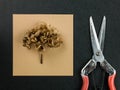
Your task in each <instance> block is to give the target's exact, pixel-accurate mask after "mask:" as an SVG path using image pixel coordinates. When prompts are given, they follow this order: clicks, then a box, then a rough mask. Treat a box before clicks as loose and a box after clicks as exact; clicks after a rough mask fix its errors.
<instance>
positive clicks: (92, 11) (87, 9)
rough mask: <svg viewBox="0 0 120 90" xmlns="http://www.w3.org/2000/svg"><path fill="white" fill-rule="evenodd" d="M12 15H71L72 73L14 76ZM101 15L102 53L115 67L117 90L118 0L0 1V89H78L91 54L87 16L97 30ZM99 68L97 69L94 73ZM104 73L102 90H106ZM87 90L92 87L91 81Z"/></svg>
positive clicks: (119, 73)
mask: <svg viewBox="0 0 120 90" xmlns="http://www.w3.org/2000/svg"><path fill="white" fill-rule="evenodd" d="M12 14H74V76H71V77H67V76H60V77H54V76H52V77H44V76H43V77H39V76H37V77H34V76H32V77H24V76H23V77H13V76H12V72H13V71H12V68H13V67H12V62H13V61H12V58H13V56H12V49H13V47H12ZM104 15H105V16H106V17H107V30H106V40H105V48H104V55H105V58H106V59H107V60H108V62H109V63H110V64H111V65H112V66H113V67H114V68H115V69H116V70H117V76H116V79H115V84H116V87H117V90H120V69H119V68H120V66H119V64H120V55H119V54H120V0H0V90H80V88H81V86H82V79H81V76H80V71H81V69H82V67H83V66H84V65H85V64H86V63H87V62H88V60H89V59H90V58H91V56H92V49H91V43H90V34H89V16H93V19H94V23H95V26H96V30H97V32H98V31H99V28H100V24H101V21H102V17H103V16H104ZM66 64H67V63H66ZM99 71H100V70H99V68H97V70H96V71H95V72H98V73H99ZM95 72H93V73H95ZM98 73H95V81H96V83H97V84H98V85H99V84H101V83H100V82H98V81H97V79H98V80H100V81H101V79H100V78H101V73H100V74H98ZM91 76H92V75H90V80H92V79H91ZM105 76H106V78H105V83H104V89H103V90H109V89H108V87H107V75H105ZM98 85H97V86H98ZM89 90H94V88H93V81H90V87H89Z"/></svg>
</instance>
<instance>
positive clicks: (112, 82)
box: [108, 73, 116, 90]
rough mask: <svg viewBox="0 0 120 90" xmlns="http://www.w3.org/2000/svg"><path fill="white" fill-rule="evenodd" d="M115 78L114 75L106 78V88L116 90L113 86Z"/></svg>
mask: <svg viewBox="0 0 120 90" xmlns="http://www.w3.org/2000/svg"><path fill="white" fill-rule="evenodd" d="M115 76H116V73H115V74H113V75H110V76H109V77H108V86H109V89H110V90H116V88H115V84H114V80H115Z"/></svg>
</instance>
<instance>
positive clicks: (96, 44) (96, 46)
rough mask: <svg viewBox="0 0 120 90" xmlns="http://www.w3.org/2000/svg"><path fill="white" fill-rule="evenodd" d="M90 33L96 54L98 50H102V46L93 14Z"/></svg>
mask: <svg viewBox="0 0 120 90" xmlns="http://www.w3.org/2000/svg"><path fill="white" fill-rule="evenodd" d="M90 35H91V43H92V48H93V53H94V54H96V53H97V52H98V51H101V48H100V45H99V41H98V38H97V34H96V31H95V26H94V23H93V19H92V16H90Z"/></svg>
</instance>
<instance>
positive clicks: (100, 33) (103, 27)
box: [98, 16, 106, 51]
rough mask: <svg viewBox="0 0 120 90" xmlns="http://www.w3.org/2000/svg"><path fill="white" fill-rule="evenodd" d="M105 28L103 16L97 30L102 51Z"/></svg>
mask: <svg viewBox="0 0 120 90" xmlns="http://www.w3.org/2000/svg"><path fill="white" fill-rule="evenodd" d="M105 30H106V17H105V16H104V17H103V20H102V24H101V29H100V32H99V37H98V39H99V44H100V46H101V50H102V51H103V49H104V40H105Z"/></svg>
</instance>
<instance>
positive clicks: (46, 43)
mask: <svg viewBox="0 0 120 90" xmlns="http://www.w3.org/2000/svg"><path fill="white" fill-rule="evenodd" d="M62 43H63V41H62V38H61V36H60V34H59V33H58V32H57V30H56V28H54V27H51V25H47V24H46V23H40V24H38V25H36V26H35V27H33V28H31V29H30V30H29V31H28V32H26V34H25V36H24V38H23V46H24V47H27V48H28V49H31V48H36V49H37V50H38V51H39V52H40V53H41V60H40V61H41V64H42V63H43V61H42V60H43V55H42V52H43V51H45V49H47V48H57V47H60V46H61V45H62Z"/></svg>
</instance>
